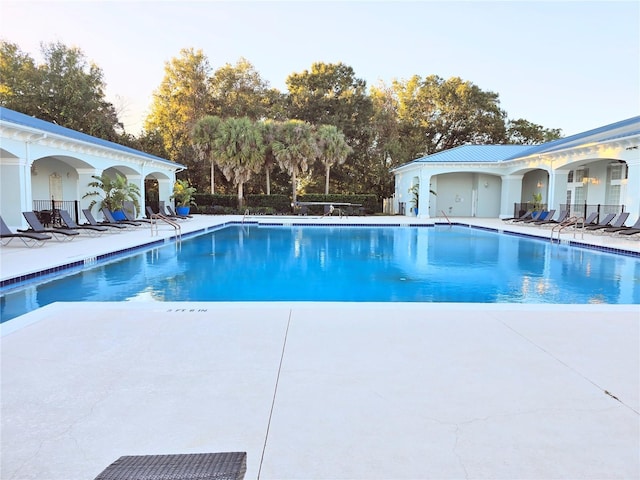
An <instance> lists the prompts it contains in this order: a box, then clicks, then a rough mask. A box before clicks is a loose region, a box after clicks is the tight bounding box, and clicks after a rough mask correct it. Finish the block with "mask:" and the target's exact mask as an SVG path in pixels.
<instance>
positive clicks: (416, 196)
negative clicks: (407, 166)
mask: <svg viewBox="0 0 640 480" xmlns="http://www.w3.org/2000/svg"><path fill="white" fill-rule="evenodd" d="M409 193H410V194H411V205H413V206H412V207H411V210H413V211H414V212H415V214H416V217H417V216H418V202H419V200H420V184H419V183H416V184H415V185H413V186H412V187H411V188H410V189H409Z"/></svg>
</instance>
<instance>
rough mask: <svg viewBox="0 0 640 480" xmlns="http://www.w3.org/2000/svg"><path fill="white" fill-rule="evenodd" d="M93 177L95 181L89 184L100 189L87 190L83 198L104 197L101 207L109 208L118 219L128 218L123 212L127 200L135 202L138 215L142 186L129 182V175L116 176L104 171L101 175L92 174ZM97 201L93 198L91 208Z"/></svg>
mask: <svg viewBox="0 0 640 480" xmlns="http://www.w3.org/2000/svg"><path fill="white" fill-rule="evenodd" d="M91 177H92V178H93V179H95V181H93V182H89V184H88V186H89V187H92V188H97V189H99V190H94V191H93V192H87V193H85V194H84V195H83V196H82V198H87V197H96V196H97V197H102V200H101V201H100V205H99V208H104V207H106V208H108V209H109V210H110V211H111V213H112V214H113V218H115V219H116V220H126V217H125V215H124V212H123V210H124V203H125V202H126V201H130V202H132V203H133V205H134V207H135V210H136V216H137V215H138V213H139V212H140V202H139V200H138V199H139V198H140V188H139V187H138V185H136V184H134V183H129V181H128V180H127V177H125V176H124V175H120V174H119V173H116V176H115V178H113V177H111V176H109V175H107V174H106V173H104V172H103V173H102V175H100V176H97V175H92V176H91ZM96 203H98V200H93V201H92V202H91V203H90V204H89V209H92V208H93V207H94V206H95V205H96Z"/></svg>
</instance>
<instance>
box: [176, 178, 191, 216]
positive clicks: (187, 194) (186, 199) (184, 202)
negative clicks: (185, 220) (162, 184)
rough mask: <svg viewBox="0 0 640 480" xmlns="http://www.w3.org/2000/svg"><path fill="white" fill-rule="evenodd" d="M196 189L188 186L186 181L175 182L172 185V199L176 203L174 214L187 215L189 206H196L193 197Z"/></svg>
mask: <svg viewBox="0 0 640 480" xmlns="http://www.w3.org/2000/svg"><path fill="white" fill-rule="evenodd" d="M195 193H196V188H195V187H192V186H190V185H189V181H188V180H176V183H174V184H173V195H171V198H173V199H174V200H175V201H176V213H177V214H178V215H183V216H186V215H189V211H190V210H191V205H193V206H196V202H195V201H194V199H193V196H194V195H195Z"/></svg>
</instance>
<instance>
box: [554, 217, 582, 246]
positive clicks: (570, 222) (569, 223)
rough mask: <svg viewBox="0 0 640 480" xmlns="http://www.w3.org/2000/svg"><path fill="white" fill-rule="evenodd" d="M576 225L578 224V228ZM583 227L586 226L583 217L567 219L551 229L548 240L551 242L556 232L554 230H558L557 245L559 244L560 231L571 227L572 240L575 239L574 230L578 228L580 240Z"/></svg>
mask: <svg viewBox="0 0 640 480" xmlns="http://www.w3.org/2000/svg"><path fill="white" fill-rule="evenodd" d="M578 224H580V227H578ZM585 226H586V220H585V218H584V217H575V216H574V217H570V218H567V219H566V220H565V221H564V222H562V223H559V224H558V225H555V226H554V227H553V228H552V229H551V237H550V239H549V240H550V241H551V242H553V233H554V232H555V231H556V229H558V243H560V234H561V233H562V230H564V229H566V228H570V227H573V238H576V230H577V229H578V228H580V233H581V234H582V238H584V228H585Z"/></svg>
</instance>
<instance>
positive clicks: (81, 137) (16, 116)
mask: <svg viewBox="0 0 640 480" xmlns="http://www.w3.org/2000/svg"><path fill="white" fill-rule="evenodd" d="M0 121H2V122H8V123H13V124H15V125H21V126H23V127H28V128H33V129H35V130H40V131H42V132H45V133H51V134H53V135H58V136H61V137H66V138H69V139H72V140H77V141H81V142H85V143H90V144H92V145H97V146H100V147H104V148H110V149H112V150H118V151H120V152H123V153H127V154H130V155H136V156H139V157H146V158H149V159H151V160H154V161H156V162H163V163H168V164H171V165H172V166H175V167H184V165H181V164H179V163H175V162H172V161H170V160H167V159H165V158H162V157H157V156H155V155H151V154H150V153H146V152H143V151H140V150H136V149H135V148H131V147H126V146H124V145H120V144H119V143H115V142H110V141H108V140H103V139H102V138H98V137H93V136H91V135H87V134H86V133H82V132H78V131H77V130H72V129H70V128H66V127H62V126H60V125H56V124H55V123H51V122H47V121H44V120H40V119H39V118H35V117H31V116H29V115H25V114H24V113H20V112H16V111H15V110H11V109H9V108H5V107H0Z"/></svg>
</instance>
